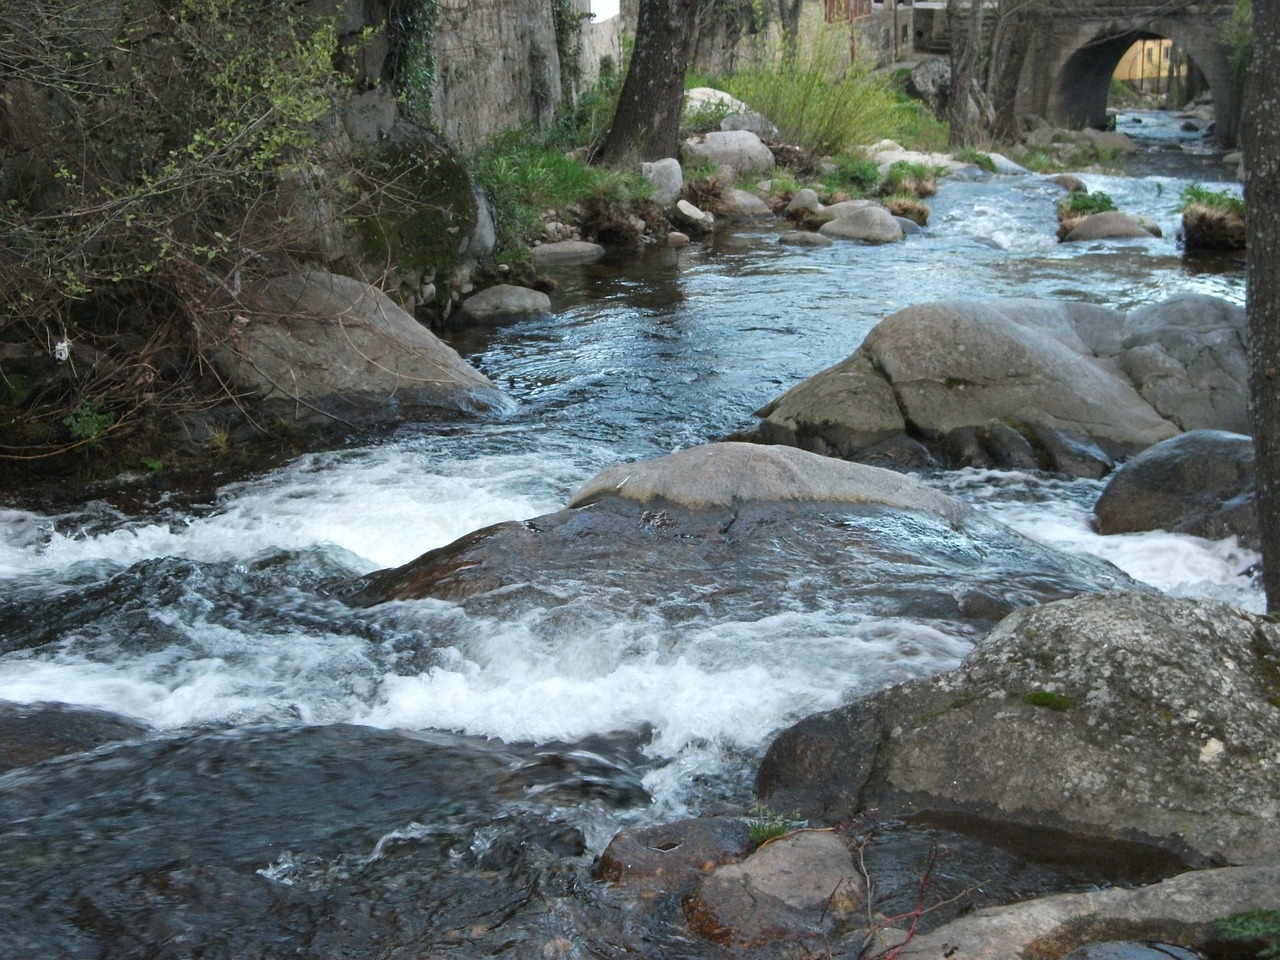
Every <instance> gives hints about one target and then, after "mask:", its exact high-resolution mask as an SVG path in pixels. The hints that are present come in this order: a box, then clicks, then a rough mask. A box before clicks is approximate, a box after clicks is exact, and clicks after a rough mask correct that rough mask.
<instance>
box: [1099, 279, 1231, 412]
mask: <svg viewBox="0 0 1280 960" xmlns="http://www.w3.org/2000/svg"><path fill="white" fill-rule="evenodd" d="M1245 340H1246V320H1245V313H1244V308H1243V307H1240V306H1238V305H1237V304H1234V303H1230V302H1228V301H1226V300H1219V299H1218V298H1216V297H1210V296H1206V295H1204V294H1195V293H1183V294H1178V295H1176V296H1173V297H1170V298H1169V299H1168V300H1164V301H1161V302H1160V303H1154V304H1149V305H1147V306H1143V307H1138V308H1137V309H1135V310H1132V311H1130V312H1129V313H1128V315H1126V316H1125V318H1124V324H1123V326H1122V327H1121V329H1120V350H1119V356H1118V357H1117V359H1118V361H1119V363H1120V366H1121V367H1122V368H1123V370H1124V372H1125V373H1126V374H1127V375H1128V377H1129V379H1130V380H1131V381H1132V382H1133V384H1134V386H1135V387H1137V389H1138V392H1139V393H1141V394H1142V396H1143V398H1144V399H1145V400H1146V401H1147V402H1148V403H1149V404H1151V406H1152V407H1154V408H1155V409H1156V411H1157V412H1158V413H1160V415H1161V416H1163V417H1165V418H1166V419H1169V420H1172V421H1173V422H1174V423H1176V424H1177V425H1178V426H1179V427H1180V428H1181V429H1183V430H1227V431H1230V432H1232V433H1248V432H1249V428H1250V424H1249V404H1248V382H1249V361H1248V357H1247V355H1246V352H1245Z"/></svg>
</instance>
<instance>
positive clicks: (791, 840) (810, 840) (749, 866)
mask: <svg viewBox="0 0 1280 960" xmlns="http://www.w3.org/2000/svg"><path fill="white" fill-rule="evenodd" d="M866 900H867V888H866V883H865V881H864V879H863V877H862V874H861V873H859V872H858V867H857V864H856V863H855V862H854V859H853V854H852V853H850V851H849V847H848V845H847V844H846V842H845V841H844V840H843V839H841V838H840V837H839V836H837V835H836V834H835V833H833V832H831V831H819V830H802V831H797V832H795V833H791V834H787V835H786V836H784V837H781V838H779V839H777V840H775V841H773V842H771V843H767V844H765V845H764V846H762V847H761V848H760V849H759V850H757V851H756V852H755V853H753V854H752V855H751V856H750V857H748V858H747V859H745V860H743V861H742V862H741V863H732V864H728V865H726V866H723V867H720V868H718V869H717V870H715V872H713V873H712V874H711V875H710V876H708V877H707V878H706V879H704V880H703V881H702V883H701V884H699V885H698V889H697V890H696V891H695V892H694V893H693V895H692V896H690V897H689V898H688V899H687V900H685V904H684V914H685V918H686V919H687V920H688V921H689V926H690V928H691V929H692V930H693V931H694V932H695V933H697V934H698V935H699V936H700V937H702V938H703V939H704V940H710V941H712V942H714V943H720V944H725V945H726V946H734V947H739V948H751V947H761V946H765V945H767V944H771V943H776V942H778V941H792V940H795V939H797V938H818V937H824V936H830V935H831V934H833V933H839V932H842V930H843V929H847V928H848V927H850V926H852V925H853V924H854V923H856V921H857V920H858V919H860V917H859V914H860V913H861V911H862V908H863V907H864V906H865V904H866ZM863 925H864V926H865V923H864V924H863Z"/></svg>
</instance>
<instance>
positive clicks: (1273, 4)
mask: <svg viewBox="0 0 1280 960" xmlns="http://www.w3.org/2000/svg"><path fill="white" fill-rule="evenodd" d="M1247 104H1248V106H1247V108H1246V113H1245V118H1244V122H1243V124H1242V127H1243V130H1242V132H1243V140H1244V156H1245V170H1246V173H1245V200H1246V203H1247V214H1246V217H1247V222H1248V236H1247V248H1248V249H1247V254H1246V258H1247V265H1248V277H1249V288H1248V293H1247V296H1246V310H1247V312H1248V316H1249V408H1250V416H1251V419H1252V422H1253V443H1254V448H1255V449H1256V451H1257V474H1258V522H1259V525H1260V527H1261V533H1262V584H1263V588H1264V589H1265V590H1266V594H1267V610H1268V612H1270V613H1273V614H1274V613H1280V124H1277V123H1276V117H1277V116H1280V0H1253V74H1252V76H1251V78H1250V80H1249V88H1248V94H1247Z"/></svg>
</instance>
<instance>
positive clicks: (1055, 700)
mask: <svg viewBox="0 0 1280 960" xmlns="http://www.w3.org/2000/svg"><path fill="white" fill-rule="evenodd" d="M1022 702H1023V703H1026V704H1029V705H1031V706H1033V707H1044V708H1045V709H1046V710H1056V711H1058V712H1059V713H1062V712H1063V711H1065V710H1068V709H1070V708H1071V705H1072V703H1073V702H1074V701H1073V700H1072V699H1071V698H1070V697H1067V696H1063V695H1062V694H1060V693H1051V692H1050V691H1048V690H1033V691H1031V693H1028V694H1027V695H1026V696H1025V697H1023V698H1022Z"/></svg>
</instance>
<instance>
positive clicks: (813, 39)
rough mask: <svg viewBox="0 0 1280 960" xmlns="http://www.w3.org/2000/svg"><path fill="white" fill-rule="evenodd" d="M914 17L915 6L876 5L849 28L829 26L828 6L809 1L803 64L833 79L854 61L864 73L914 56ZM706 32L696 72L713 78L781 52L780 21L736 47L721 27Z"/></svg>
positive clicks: (842, 24)
mask: <svg viewBox="0 0 1280 960" xmlns="http://www.w3.org/2000/svg"><path fill="white" fill-rule="evenodd" d="M912 15H913V8H912V7H910V6H902V5H899V6H897V7H896V8H895V7H894V6H893V5H891V4H890V3H873V4H872V9H871V13H870V15H868V16H864V17H859V18H858V19H857V20H856V21H855V22H854V23H853V25H852V28H850V26H849V24H848V23H845V22H839V23H827V21H826V3H825V2H824V0H806V2H805V4H804V6H803V8H802V10H801V13H800V30H799V49H800V57H801V62H805V61H806V55H809V56H810V58H811V59H812V60H816V61H818V62H821V63H824V64H825V65H826V66H827V67H828V69H830V70H831V71H832V73H833V74H834V75H839V74H841V73H843V72H844V71H845V70H847V69H848V68H849V66H850V64H851V63H852V62H853V61H854V60H855V59H856V60H857V62H858V63H859V64H860V65H861V66H864V67H873V68H874V67H882V66H885V65H887V64H890V63H892V62H893V61H894V60H896V59H897V57H898V52H899V51H900V50H904V51H908V52H909V51H910V50H911V46H912V30H913V20H912ZM708 28H709V29H708ZM702 29H703V30H704V33H703V35H701V36H700V37H699V40H698V45H697V49H696V51H695V62H694V64H693V66H694V67H695V68H696V69H698V70H700V71H702V72H704V73H709V74H711V75H712V76H715V75H716V74H719V73H724V72H728V71H730V70H734V69H739V68H742V67H745V66H748V65H750V64H752V63H758V62H760V60H761V59H762V58H764V57H769V56H774V55H776V53H777V51H778V50H779V49H780V47H781V44H780V39H781V31H780V28H779V26H778V23H777V21H776V19H775V21H774V22H773V23H771V24H770V25H769V27H768V29H767V30H766V31H764V32H763V33H757V34H751V33H743V34H742V35H741V36H738V37H737V38H736V41H733V42H726V40H727V38H726V35H725V33H726V32H725V30H724V29H723V26H722V25H721V24H717V23H711V24H708V25H706V26H704V27H703V28H702Z"/></svg>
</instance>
